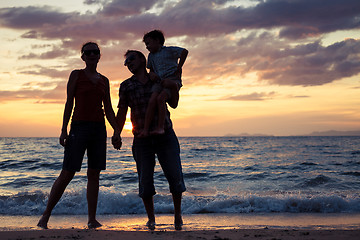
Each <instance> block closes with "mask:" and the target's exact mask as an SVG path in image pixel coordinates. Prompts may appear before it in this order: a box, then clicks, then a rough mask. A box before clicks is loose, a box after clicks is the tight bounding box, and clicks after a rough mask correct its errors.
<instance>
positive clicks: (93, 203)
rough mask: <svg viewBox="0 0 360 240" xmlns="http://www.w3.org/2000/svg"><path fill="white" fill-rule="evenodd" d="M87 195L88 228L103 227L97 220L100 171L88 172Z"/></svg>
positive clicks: (90, 170) (89, 170) (91, 170)
mask: <svg viewBox="0 0 360 240" xmlns="http://www.w3.org/2000/svg"><path fill="white" fill-rule="evenodd" d="M87 178H88V183H87V193H86V198H87V202H88V215H89V220H88V227H89V228H98V227H101V226H102V225H101V224H100V223H99V222H98V221H97V220H96V209H97V202H98V196H99V178H100V170H97V169H91V168H89V169H88V171H87Z"/></svg>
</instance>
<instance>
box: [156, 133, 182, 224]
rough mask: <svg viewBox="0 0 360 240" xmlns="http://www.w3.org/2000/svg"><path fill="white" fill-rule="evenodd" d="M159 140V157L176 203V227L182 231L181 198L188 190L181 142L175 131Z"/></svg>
mask: <svg viewBox="0 0 360 240" xmlns="http://www.w3.org/2000/svg"><path fill="white" fill-rule="evenodd" d="M158 140H159V141H158V142H157V147H158V149H157V156H158V159H159V163H160V165H161V168H162V169H163V171H164V175H165V177H166V179H167V180H168V182H169V185H170V191H171V193H172V196H173V201H174V225H175V228H176V229H177V230H181V228H182V217H181V197H182V192H184V191H185V190H186V188H185V183H184V179H183V173H182V167H181V160H180V146H179V142H178V139H177V137H176V135H175V133H174V131H173V130H168V131H167V132H166V133H165V134H164V135H161V136H159V138H158Z"/></svg>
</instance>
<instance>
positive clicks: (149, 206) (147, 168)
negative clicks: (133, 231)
mask: <svg viewBox="0 0 360 240" xmlns="http://www.w3.org/2000/svg"><path fill="white" fill-rule="evenodd" d="M152 142H153V141H152V137H150V138H138V137H135V138H134V141H133V147H132V153H133V157H134V160H135V162H136V169H137V173H138V176H139V196H140V197H141V198H142V200H143V203H144V207H145V210H146V213H147V215H148V222H147V223H146V225H147V226H148V228H149V229H152V230H153V229H155V214H154V200H153V195H155V187H154V168H155V153H154V146H153V144H152Z"/></svg>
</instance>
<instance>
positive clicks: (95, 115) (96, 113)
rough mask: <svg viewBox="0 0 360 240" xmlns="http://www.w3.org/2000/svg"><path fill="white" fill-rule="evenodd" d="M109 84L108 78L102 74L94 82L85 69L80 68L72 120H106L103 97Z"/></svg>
mask: <svg viewBox="0 0 360 240" xmlns="http://www.w3.org/2000/svg"><path fill="white" fill-rule="evenodd" d="M108 84H109V83H108V80H107V78H105V77H104V76H102V75H101V74H99V78H98V79H97V82H96V83H93V82H92V81H91V80H90V79H89V78H88V77H87V76H86V74H85V71H84V70H79V76H78V79H77V81H76V89H75V108H74V113H73V116H72V121H93V122H103V121H104V110H103V99H104V97H105V92H106V88H107V85H108Z"/></svg>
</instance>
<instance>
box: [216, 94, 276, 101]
mask: <svg viewBox="0 0 360 240" xmlns="http://www.w3.org/2000/svg"><path fill="white" fill-rule="evenodd" d="M275 96H276V93H275V92H269V93H264V92H261V93H257V92H254V93H251V94H244V95H236V96H230V97H225V98H222V99H221V100H233V101H264V100H268V99H272V98H273V97H275Z"/></svg>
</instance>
